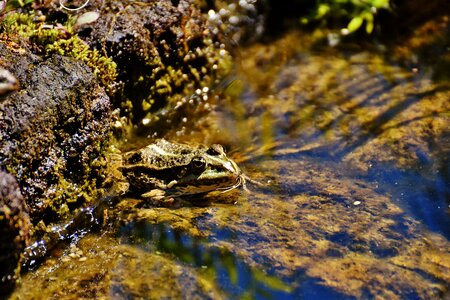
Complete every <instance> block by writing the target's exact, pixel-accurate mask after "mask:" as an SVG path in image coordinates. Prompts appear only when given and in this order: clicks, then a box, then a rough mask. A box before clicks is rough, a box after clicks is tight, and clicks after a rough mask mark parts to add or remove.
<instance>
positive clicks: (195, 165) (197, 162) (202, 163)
mask: <svg viewBox="0 0 450 300" xmlns="http://www.w3.org/2000/svg"><path fill="white" fill-rule="evenodd" d="M190 165H191V167H192V169H194V170H196V171H198V170H204V169H205V168H206V160H205V159H204V158H203V157H194V158H193V159H192V160H191V164H190Z"/></svg>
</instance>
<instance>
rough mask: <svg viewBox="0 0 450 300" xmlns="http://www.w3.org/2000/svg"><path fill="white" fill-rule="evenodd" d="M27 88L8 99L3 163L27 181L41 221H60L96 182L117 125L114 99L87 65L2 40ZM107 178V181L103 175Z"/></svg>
mask: <svg viewBox="0 0 450 300" xmlns="http://www.w3.org/2000/svg"><path fill="white" fill-rule="evenodd" d="M0 52H1V56H2V57H3V60H2V64H3V66H4V67H8V66H13V65H14V66H15V68H14V70H11V72H13V74H14V76H15V77H16V78H17V79H18V81H19V83H20V87H21V89H20V90H18V91H16V92H13V93H11V94H9V95H8V96H7V98H6V99H5V100H3V101H2V103H1V106H0V126H1V127H0V135H1V138H0V149H1V151H0V153H1V154H0V167H1V168H2V169H6V170H8V172H10V173H11V174H12V175H14V176H15V177H16V179H17V181H18V182H19V185H20V187H21V190H22V193H23V196H24V197H25V199H26V201H27V204H28V206H29V208H30V217H31V219H32V220H33V222H34V223H37V222H38V221H40V220H42V219H43V218H47V219H48V220H54V218H59V217H61V216H64V215H65V214H67V213H68V211H69V205H70V204H69V203H72V204H73V205H77V202H78V203H82V202H83V201H86V200H87V198H89V197H83V193H88V190H89V189H92V188H93V187H95V183H94V182H95V180H96V179H99V178H96V176H97V175H98V174H99V170H100V168H101V164H100V163H99V162H98V161H97V159H98V158H99V157H100V154H101V152H102V150H103V149H102V145H104V144H105V142H107V137H108V133H109V128H110V103H109V98H108V97H107V96H106V94H105V92H104V90H103V89H102V88H101V87H100V86H99V85H98V84H97V81H96V80H95V79H94V76H93V74H92V73H91V72H90V71H89V69H88V68H87V66H86V65H85V64H83V63H81V62H76V61H74V60H72V59H69V58H66V57H62V56H58V55H54V56H52V57H50V58H48V59H45V60H44V59H42V58H40V57H38V56H35V55H33V54H23V53H22V54H20V53H17V52H16V51H14V50H12V49H9V48H8V47H7V46H6V45H5V44H0ZM98 183H99V184H100V182H98Z"/></svg>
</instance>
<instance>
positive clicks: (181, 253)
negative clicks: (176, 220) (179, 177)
mask: <svg viewBox="0 0 450 300" xmlns="http://www.w3.org/2000/svg"><path fill="white" fill-rule="evenodd" d="M119 235H120V238H121V239H122V240H123V242H124V243H127V244H132V245H137V246H139V247H142V248H143V249H145V250H146V251H157V252H160V253H165V254H168V255H170V256H172V257H173V258H175V259H177V260H178V261H180V262H182V263H185V264H189V265H190V266H192V267H195V268H197V269H198V270H199V271H198V272H199V273H201V274H202V275H203V276H206V277H207V278H208V279H209V280H212V281H214V282H215V284H216V285H217V286H218V287H219V288H220V289H221V290H222V291H223V292H225V293H226V295H227V297H231V298H239V299H242V298H244V299H245V298H256V299H258V298H260V299H280V297H281V298H283V299H293V297H294V296H295V293H294V291H295V290H294V289H293V287H292V286H291V285H290V284H287V283H285V282H283V281H282V280H281V279H279V278H277V277H275V276H270V275H267V274H266V273H265V272H263V271H261V270H259V269H258V268H254V267H253V268H252V267H250V266H249V265H248V264H246V263H245V262H244V261H243V260H242V259H240V258H239V257H238V256H237V255H236V254H235V253H232V252H230V251H229V250H227V249H226V248H221V247H217V246H214V245H213V244H209V243H208V241H207V239H202V238H199V237H192V236H189V235H187V234H185V233H182V232H180V231H176V230H174V229H173V228H172V227H171V226H170V225H168V224H164V223H160V224H149V223H146V222H137V223H136V222H132V223H130V224H128V225H126V226H124V227H122V228H121V230H120V234H119ZM230 235H231V233H229V232H228V233H225V234H224V233H223V232H222V233H219V236H220V238H221V239H223V240H228V239H230ZM227 236H228V238H227Z"/></svg>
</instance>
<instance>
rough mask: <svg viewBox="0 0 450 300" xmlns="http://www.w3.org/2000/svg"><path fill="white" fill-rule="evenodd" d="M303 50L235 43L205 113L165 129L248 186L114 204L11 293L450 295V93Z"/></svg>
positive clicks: (395, 71)
mask: <svg viewBox="0 0 450 300" xmlns="http://www.w3.org/2000/svg"><path fill="white" fill-rule="evenodd" d="M310 49H311V48H308V47H307V41H305V40H303V39H302V37H301V35H300V34H298V33H290V34H287V35H286V36H284V37H281V38H280V39H278V40H277V41H275V42H273V43H271V44H257V45H253V46H250V47H249V48H246V49H241V52H240V53H239V55H238V57H239V59H238V61H237V62H236V72H235V73H234V74H233V75H232V76H231V77H230V78H228V79H227V80H226V81H224V82H222V83H221V84H220V85H219V86H218V87H217V88H216V90H218V92H217V93H218V94H217V98H219V99H218V100H216V102H215V103H214V105H212V108H211V109H210V110H208V113H207V114H205V113H204V110H203V112H202V115H196V116H193V117H191V118H189V119H188V120H187V122H186V124H185V128H177V130H173V131H169V132H168V133H167V134H166V135H165V137H166V138H167V139H174V140H178V141H183V142H187V143H198V142H200V143H206V144H210V143H221V144H223V145H224V146H225V147H226V148H227V149H228V150H229V156H231V157H233V158H234V159H235V160H236V161H237V162H238V163H239V165H240V166H241V168H242V169H243V170H244V172H245V173H246V175H247V176H248V177H249V178H251V179H252V181H255V182H254V183H252V182H247V189H248V190H247V191H245V190H234V191H232V192H229V193H226V194H214V195H209V196H208V197H207V200H208V201H209V202H207V203H206V204H205V203H203V204H202V205H198V206H197V205H193V206H182V207H179V208H161V207H147V208H142V207H141V206H140V205H139V203H140V201H139V200H137V199H128V198H126V199H123V200H122V201H121V202H120V203H119V204H118V205H117V207H115V208H113V209H111V211H110V212H108V213H109V214H110V217H109V219H108V220H110V222H109V225H107V226H105V227H104V228H102V229H100V230H99V231H94V232H91V233H89V234H87V235H85V236H84V237H83V238H82V239H81V240H80V241H79V242H78V243H77V244H76V245H75V244H72V245H70V246H67V245H62V246H61V247H58V248H57V249H55V250H54V251H53V253H52V255H51V256H50V257H49V258H48V259H47V260H45V261H44V263H43V264H42V265H41V266H40V267H38V268H36V269H35V270H33V271H32V272H28V273H27V274H25V275H24V276H23V278H22V282H21V283H20V285H19V286H18V288H17V290H16V292H15V294H14V295H13V296H12V298H27V299H28V298H30V297H34V298H52V297H53V298H58V299H61V298H67V299H69V298H71V297H72V298H73V297H76V298H95V297H97V298H101V297H108V298H112V299H131V298H144V299H155V298H185V299H192V298H212V299H222V298H223V299H353V298H376V297H383V298H389V299H404V298H409V299H430V298H439V297H448V296H450V290H449V286H450V242H449V239H450V215H449V212H450V200H449V199H450V185H449V175H450V172H449V171H450V169H449V164H448V157H449V149H450V146H449V127H450V126H449V125H450V123H449V109H450V104H449V101H448V99H449V96H450V92H449V89H448V86H446V84H447V83H442V82H441V83H435V82H434V81H433V80H432V79H431V78H432V75H433V74H432V70H425V69H424V70H417V69H414V70H408V69H405V68H402V67H400V66H397V65H396V64H395V63H392V62H391V63H388V62H387V61H388V60H387V59H385V58H384V56H383V55H381V54H377V53H373V52H367V51H342V50H336V49H329V48H328V47H326V50H315V51H311V50H310ZM211 98H213V96H212V95H211ZM209 105H211V104H209Z"/></svg>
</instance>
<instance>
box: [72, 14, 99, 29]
mask: <svg viewBox="0 0 450 300" xmlns="http://www.w3.org/2000/svg"><path fill="white" fill-rule="evenodd" d="M99 17H100V13H98V12H96V11H88V12H85V13H84V14H82V15H81V16H79V17H78V19H77V22H76V23H75V25H76V26H81V25H83V24H88V23H92V22H95V21H97V19H98V18H99Z"/></svg>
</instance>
